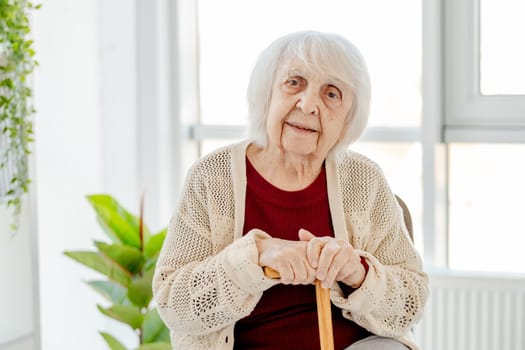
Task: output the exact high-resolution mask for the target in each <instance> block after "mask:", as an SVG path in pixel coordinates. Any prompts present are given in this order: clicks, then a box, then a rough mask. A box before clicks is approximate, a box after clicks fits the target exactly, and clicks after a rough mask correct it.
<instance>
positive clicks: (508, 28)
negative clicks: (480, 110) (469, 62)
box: [480, 0, 525, 95]
mask: <svg viewBox="0 0 525 350" xmlns="http://www.w3.org/2000/svg"><path fill="white" fill-rule="evenodd" d="M480 1H481V2H480V6H481V20H480V22H481V26H480V28H481V35H480V36H481V41H480V45H481V56H480V62H481V69H480V71H481V74H480V78H481V81H480V89H481V93H482V94H484V95H513V94H520V95H521V94H525V65H524V64H523V62H525V45H523V33H525V21H524V20H523V19H524V18H525V1H523V0H480Z"/></svg>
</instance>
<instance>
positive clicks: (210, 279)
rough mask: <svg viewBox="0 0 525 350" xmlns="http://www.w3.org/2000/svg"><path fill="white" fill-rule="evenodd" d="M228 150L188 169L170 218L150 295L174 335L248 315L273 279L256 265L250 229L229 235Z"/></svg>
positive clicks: (231, 205)
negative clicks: (239, 234)
mask: <svg viewBox="0 0 525 350" xmlns="http://www.w3.org/2000/svg"><path fill="white" fill-rule="evenodd" d="M230 169H231V168H230V166H229V157H228V154H227V153H222V154H220V155H219V156H218V157H215V158H213V159H207V160H205V161H201V162H200V163H198V164H197V165H196V166H194V167H193V168H192V170H190V173H189V175H188V177H187V180H186V184H185V186H184V190H183V194H182V197H181V201H180V204H179V208H178V211H177V213H176V215H175V216H174V217H173V218H172V220H171V221H170V224H169V226H168V233H167V236H166V240H165V242H164V245H163V247H162V250H161V253H160V256H159V260H158V262H157V267H156V270H155V276H154V279H153V293H154V298H155V302H156V304H157V309H158V311H159V314H160V315H161V317H162V319H163V320H164V322H165V323H166V325H167V326H168V328H170V330H171V332H172V336H173V334H175V336H176V337H185V336H201V337H200V338H201V339H206V335H207V334H211V333H213V332H216V331H217V330H220V329H223V328H224V327H226V326H229V325H232V324H233V323H235V321H237V320H239V319H241V318H243V317H245V316H246V315H248V314H249V313H250V312H251V311H252V309H253V308H254V307H255V305H256V304H257V302H258V301H259V299H260V297H261V295H262V292H263V291H264V290H266V289H268V288H269V287H270V286H272V285H274V284H275V283H276V282H275V281H272V280H270V279H268V278H266V277H264V274H263V272H262V269H261V268H260V266H258V264H257V263H258V252H257V247H256V245H255V238H256V237H257V236H261V237H267V235H266V234H265V233H264V232H262V231H258V230H253V231H251V232H249V233H248V234H246V235H245V236H243V237H242V238H240V239H238V240H235V241H234V240H233V237H234V232H233V230H234V225H233V222H234V218H233V212H234V200H233V184H232V180H231V174H230V173H231V170H230Z"/></svg>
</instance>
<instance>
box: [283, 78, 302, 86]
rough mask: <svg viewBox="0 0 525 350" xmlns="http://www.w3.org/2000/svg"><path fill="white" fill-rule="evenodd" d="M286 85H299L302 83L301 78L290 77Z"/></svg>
mask: <svg viewBox="0 0 525 350" xmlns="http://www.w3.org/2000/svg"><path fill="white" fill-rule="evenodd" d="M286 85H288V86H290V87H298V86H300V85H301V80H299V79H297V78H291V79H288V80H287V81H286Z"/></svg>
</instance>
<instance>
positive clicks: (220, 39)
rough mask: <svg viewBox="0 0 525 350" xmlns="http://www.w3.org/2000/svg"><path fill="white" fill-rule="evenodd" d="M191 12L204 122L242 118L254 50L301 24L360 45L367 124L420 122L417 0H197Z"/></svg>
mask: <svg viewBox="0 0 525 350" xmlns="http://www.w3.org/2000/svg"><path fill="white" fill-rule="evenodd" d="M298 9H300V11H298ZM378 9H380V11H378ZM198 15H199V54H200V68H199V69H200V102H201V112H202V113H201V122H202V123H204V124H245V123H246V113H247V108H246V97H245V96H246V87H247V84H248V76H249V73H250V71H251V67H252V65H253V64H254V62H255V60H256V58H257V55H258V54H259V53H260V51H261V50H262V49H263V48H265V47H266V46H267V45H268V44H269V43H270V42H271V41H273V40H274V39H276V38H277V37H279V36H282V35H284V34H287V33H289V32H293V31H298V30H305V29H312V30H320V31H328V32H335V33H339V34H341V35H343V36H345V37H347V38H349V39H350V40H352V41H353V42H354V43H355V44H356V45H357V47H359V48H360V50H361V51H362V53H363V55H364V56H365V59H366V61H367V63H368V66H369V70H370V74H371V79H372V90H373V91H372V109H371V117H370V123H369V124H370V125H373V126H419V124H420V119H421V91H420V85H421V3H420V1H402V2H398V1H390V0H379V1H358V0H326V1H307V0H287V1H280V0H265V1H241V0H224V1H216V0H201V1H199V12H198ZM400 18H402V20H400ZM381 28H382V29H384V30H382V29H381Z"/></svg>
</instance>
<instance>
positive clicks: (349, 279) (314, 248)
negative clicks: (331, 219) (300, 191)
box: [299, 229, 366, 288]
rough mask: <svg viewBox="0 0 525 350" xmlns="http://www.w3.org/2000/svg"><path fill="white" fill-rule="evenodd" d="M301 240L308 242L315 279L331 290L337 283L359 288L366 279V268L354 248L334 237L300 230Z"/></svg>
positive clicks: (308, 255)
mask: <svg viewBox="0 0 525 350" xmlns="http://www.w3.org/2000/svg"><path fill="white" fill-rule="evenodd" d="M299 239H300V240H301V241H303V242H307V243H308V246H307V249H306V256H307V258H308V263H309V265H310V266H311V267H312V268H314V269H315V270H316V275H315V278H317V279H318V280H319V281H321V283H322V285H323V287H325V288H329V287H330V286H331V285H332V284H333V283H334V282H335V281H340V282H343V283H345V284H347V285H349V286H351V287H352V288H358V287H359V286H360V285H361V283H363V280H364V279H365V274H366V272H365V268H364V266H363V265H362V264H361V257H360V256H359V255H358V254H357V252H356V251H355V250H354V247H352V245H351V244H350V243H348V242H346V241H343V240H340V239H335V238H333V237H326V236H325V237H316V236H314V235H313V234H312V233H310V232H308V231H307V230H305V229H301V230H299Z"/></svg>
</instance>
